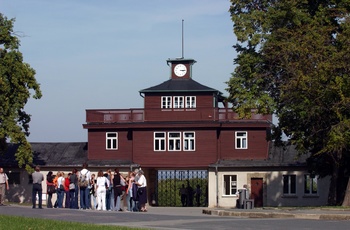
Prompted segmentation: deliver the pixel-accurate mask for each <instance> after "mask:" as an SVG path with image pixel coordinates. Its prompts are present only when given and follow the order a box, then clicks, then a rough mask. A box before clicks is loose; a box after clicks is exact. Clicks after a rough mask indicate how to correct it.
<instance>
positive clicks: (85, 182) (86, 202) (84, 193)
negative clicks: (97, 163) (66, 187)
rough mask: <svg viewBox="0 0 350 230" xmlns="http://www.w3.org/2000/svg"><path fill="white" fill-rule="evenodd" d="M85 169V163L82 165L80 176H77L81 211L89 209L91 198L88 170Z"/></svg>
mask: <svg viewBox="0 0 350 230" xmlns="http://www.w3.org/2000/svg"><path fill="white" fill-rule="evenodd" d="M87 167H88V165H87V163H84V164H83V169H82V170H81V171H80V175H79V187H80V208H81V209H90V208H91V198H90V188H91V173H90V171H89V170H87Z"/></svg>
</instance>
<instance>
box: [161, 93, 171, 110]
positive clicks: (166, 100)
mask: <svg viewBox="0 0 350 230" xmlns="http://www.w3.org/2000/svg"><path fill="white" fill-rule="evenodd" d="M171 99H172V97H171V96H163V97H162V105H161V106H162V109H171Z"/></svg>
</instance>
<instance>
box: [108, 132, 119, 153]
mask: <svg viewBox="0 0 350 230" xmlns="http://www.w3.org/2000/svg"><path fill="white" fill-rule="evenodd" d="M106 149H107V150H116V149H118V133H115V132H114V133H106Z"/></svg>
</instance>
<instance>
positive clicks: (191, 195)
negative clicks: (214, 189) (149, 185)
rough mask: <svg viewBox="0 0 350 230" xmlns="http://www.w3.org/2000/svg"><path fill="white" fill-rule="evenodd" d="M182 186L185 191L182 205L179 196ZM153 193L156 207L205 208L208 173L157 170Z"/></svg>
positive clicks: (201, 171) (206, 203)
mask: <svg viewBox="0 0 350 230" xmlns="http://www.w3.org/2000/svg"><path fill="white" fill-rule="evenodd" d="M182 186H184V188H185V190H184V191H186V196H185V197H186V199H185V202H184V204H183V202H182V201H184V200H182V201H181V194H180V189H181V188H182ZM197 187H198V189H199V190H198V189H197ZM155 191H156V193H155V201H156V205H158V206H168V207H169V206H170V207H181V206H207V205H208V171H207V170H158V172H157V183H156V189H155ZM196 191H198V192H196ZM183 199H184V198H183Z"/></svg>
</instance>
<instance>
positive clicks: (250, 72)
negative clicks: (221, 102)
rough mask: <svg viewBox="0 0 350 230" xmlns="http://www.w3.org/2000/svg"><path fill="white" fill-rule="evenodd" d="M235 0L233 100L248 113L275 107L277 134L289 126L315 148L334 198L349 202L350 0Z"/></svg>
mask: <svg viewBox="0 0 350 230" xmlns="http://www.w3.org/2000/svg"><path fill="white" fill-rule="evenodd" d="M231 3H232V5H231V7H230V13H231V18H232V21H233V23H234V33H235V34H236V36H237V39H238V42H237V44H236V45H234V48H235V49H236V51H237V53H238V56H237V58H236V59H235V64H236V68H235V70H234V72H233V73H232V77H231V78H230V80H229V81H228V82H227V83H228V89H227V90H228V91H229V93H230V96H229V97H228V100H229V102H231V103H232V104H233V109H234V110H236V111H238V113H239V114H240V116H241V117H247V116H250V111H251V109H257V112H258V113H265V114H266V113H270V114H271V113H275V114H276V115H277V117H278V119H279V122H278V124H277V125H276V126H275V127H273V133H272V135H271V137H270V138H271V140H274V141H275V143H276V144H282V139H281V135H282V133H285V134H286V135H287V137H288V138H289V139H288V140H289V141H288V144H292V145H295V146H296V148H297V150H298V151H299V152H300V154H303V153H309V154H310V158H309V160H308V163H309V167H310V172H313V173H317V174H318V175H320V176H326V175H330V176H331V184H330V188H329V199H328V203H329V204H330V205H336V204H339V203H341V202H342V200H343V198H344V195H345V190H346V185H345V186H344V185H343V183H342V180H341V178H347V179H348V178H349V171H348V169H349V158H350V157H349V156H350V152H349V149H350V109H349V108H350V66H349V65H348V63H350V62H349V61H350V52H349V51H350V18H349V15H350V14H349V13H350V2H349V1H347V0H324V1H322V0H299V1H289V0H288V1H287V0H245V1H241V0H231ZM325 166H327V167H325ZM347 181H348V180H347ZM338 185H341V186H340V187H338ZM337 188H340V190H337ZM348 190H349V189H348ZM347 195H350V194H347ZM347 200H349V198H348V199H347ZM347 205H349V204H347Z"/></svg>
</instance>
